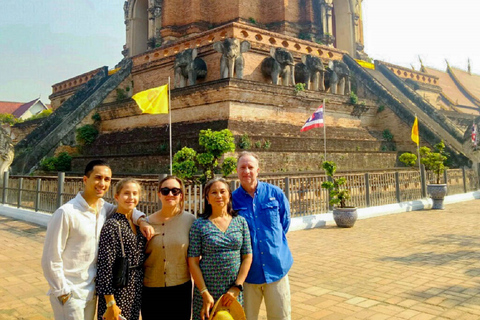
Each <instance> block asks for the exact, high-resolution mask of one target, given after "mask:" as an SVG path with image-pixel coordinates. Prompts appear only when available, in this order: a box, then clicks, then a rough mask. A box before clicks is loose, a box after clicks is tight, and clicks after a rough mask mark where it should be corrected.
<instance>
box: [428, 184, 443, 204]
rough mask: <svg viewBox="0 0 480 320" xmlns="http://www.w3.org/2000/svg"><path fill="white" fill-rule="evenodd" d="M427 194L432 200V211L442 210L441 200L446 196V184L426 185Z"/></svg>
mask: <svg viewBox="0 0 480 320" xmlns="http://www.w3.org/2000/svg"><path fill="white" fill-rule="evenodd" d="M427 193H428V194H429V195H430V198H432V200H433V205H432V209H444V208H445V207H444V205H443V199H444V198H445V195H446V194H447V185H446V184H429V185H427Z"/></svg>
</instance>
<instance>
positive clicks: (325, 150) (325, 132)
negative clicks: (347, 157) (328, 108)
mask: <svg viewBox="0 0 480 320" xmlns="http://www.w3.org/2000/svg"><path fill="white" fill-rule="evenodd" d="M326 127H327V126H326V124H325V99H323V152H324V154H325V160H324V161H327V129H326Z"/></svg>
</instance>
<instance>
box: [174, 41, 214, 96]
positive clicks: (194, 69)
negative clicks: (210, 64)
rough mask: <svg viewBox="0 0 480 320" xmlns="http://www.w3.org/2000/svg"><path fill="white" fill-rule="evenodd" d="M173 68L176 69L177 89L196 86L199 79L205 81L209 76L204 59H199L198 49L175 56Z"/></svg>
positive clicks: (187, 50) (184, 51)
mask: <svg viewBox="0 0 480 320" xmlns="http://www.w3.org/2000/svg"><path fill="white" fill-rule="evenodd" d="M173 68H174V69H175V71H174V72H175V88H183V87H185V85H189V86H191V85H194V84H195V82H196V81H197V79H203V78H205V77H206V75H207V64H206V63H205V61H204V60H203V59H201V58H197V49H186V50H183V51H182V52H179V53H178V54H177V55H176V56H175V62H174V64H173ZM187 80H188V84H187Z"/></svg>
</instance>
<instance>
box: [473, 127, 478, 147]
mask: <svg viewBox="0 0 480 320" xmlns="http://www.w3.org/2000/svg"><path fill="white" fill-rule="evenodd" d="M472 143H473V145H474V146H476V145H477V125H476V124H475V123H474V124H473V125H472Z"/></svg>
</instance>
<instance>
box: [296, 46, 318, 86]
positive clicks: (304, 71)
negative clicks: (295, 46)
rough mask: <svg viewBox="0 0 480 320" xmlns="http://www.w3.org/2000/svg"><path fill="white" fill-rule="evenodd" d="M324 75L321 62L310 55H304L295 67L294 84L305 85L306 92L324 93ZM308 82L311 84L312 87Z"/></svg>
mask: <svg viewBox="0 0 480 320" xmlns="http://www.w3.org/2000/svg"><path fill="white" fill-rule="evenodd" d="M324 73H325V67H324V66H323V62H322V60H321V59H320V58H319V57H315V56H312V55H311V54H305V55H303V56H302V62H299V63H297V64H296V65H295V82H296V83H305V85H306V88H307V89H308V90H315V91H318V90H321V91H325V84H324V82H323V78H324ZM310 82H313V86H311V85H310Z"/></svg>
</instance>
